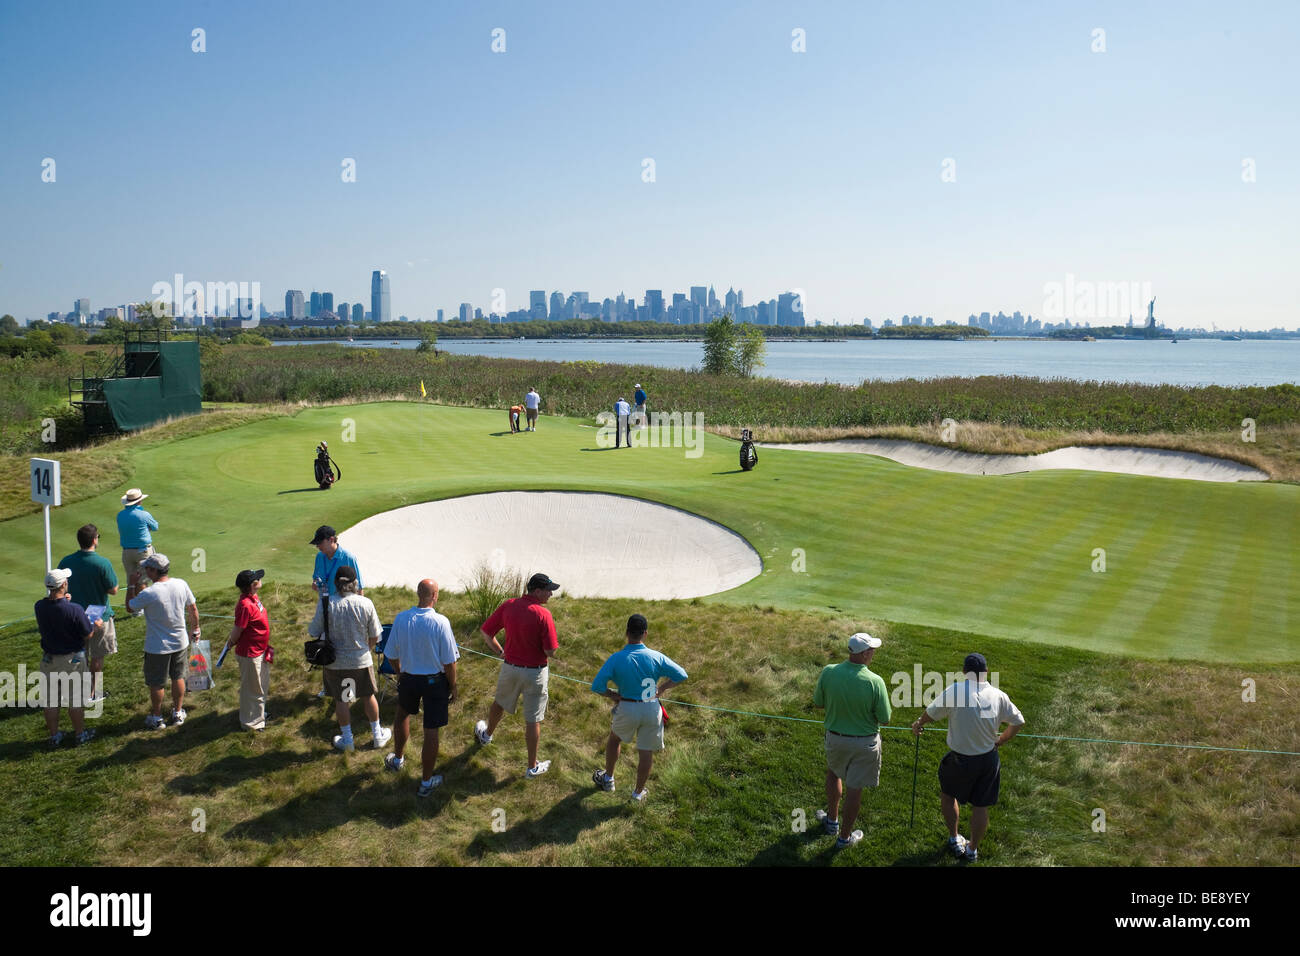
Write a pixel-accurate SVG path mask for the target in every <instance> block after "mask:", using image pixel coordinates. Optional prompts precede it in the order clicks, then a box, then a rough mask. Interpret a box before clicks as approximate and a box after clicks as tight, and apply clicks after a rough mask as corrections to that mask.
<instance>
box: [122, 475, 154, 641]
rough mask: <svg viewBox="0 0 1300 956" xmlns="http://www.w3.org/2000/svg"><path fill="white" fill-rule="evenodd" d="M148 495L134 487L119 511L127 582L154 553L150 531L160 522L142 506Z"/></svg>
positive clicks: (125, 496)
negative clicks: (142, 562) (141, 563)
mask: <svg viewBox="0 0 1300 956" xmlns="http://www.w3.org/2000/svg"><path fill="white" fill-rule="evenodd" d="M148 497H149V496H148V495H146V494H145V493H144V492H143V491H141V490H140V489H139V488H132V489H131V490H130V491H128V492H127V493H126V494H124V495H123V496H122V510H121V511H119V512H118V513H117V534H118V537H120V538H121V539H122V567H123V569H125V571H126V580H127V583H130V581H131V578H133V577H135V573H136V571H137V570H138V569H139V567H140V562H141V561H143V560H144V559H145V558H147V557H149V555H151V554H153V536H152V535H150V534H149V532H150V531H157V530H158V522H157V521H155V520H154V517H153V515H151V514H150V513H149V512H147V511H145V510H144V508H142V507H141V506H140V504H141V502H143V501H144V499H146V498H148ZM141 613H142V612H138V611H133V612H132V616H133V617H139V616H140V614H141Z"/></svg>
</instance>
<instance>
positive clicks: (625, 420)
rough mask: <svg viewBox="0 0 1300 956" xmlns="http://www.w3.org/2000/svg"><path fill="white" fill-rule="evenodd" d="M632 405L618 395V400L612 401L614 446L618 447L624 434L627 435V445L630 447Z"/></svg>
mask: <svg viewBox="0 0 1300 956" xmlns="http://www.w3.org/2000/svg"><path fill="white" fill-rule="evenodd" d="M631 413H632V406H631V405H629V404H628V403H627V402H626V401H625V400H624V399H623V396H622V395H620V396H619V397H618V401H617V402H615V403H614V447H615V448H617V447H619V443H620V442H621V441H622V440H623V438H624V436H626V437H627V447H628V448H631V447H632V421H631V417H630V416H631Z"/></svg>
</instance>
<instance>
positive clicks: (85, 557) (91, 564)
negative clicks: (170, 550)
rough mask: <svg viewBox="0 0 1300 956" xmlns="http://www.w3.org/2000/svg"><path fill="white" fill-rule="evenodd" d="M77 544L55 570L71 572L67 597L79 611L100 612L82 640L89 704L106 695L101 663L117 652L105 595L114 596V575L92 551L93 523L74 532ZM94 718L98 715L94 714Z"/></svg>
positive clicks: (96, 535)
mask: <svg viewBox="0 0 1300 956" xmlns="http://www.w3.org/2000/svg"><path fill="white" fill-rule="evenodd" d="M77 544H78V545H79V546H80V548H81V550H79V551H74V552H73V553H72V554H70V555H68V556H67V557H65V558H61V559H60V560H59V563H58V564H56V565H55V567H56V568H67V569H68V570H69V571H71V572H72V578H71V580H69V581H68V594H69V595H71V596H72V600H73V602H74V603H76V604H80V605H81V607H82V609H83V610H86V609H88V608H92V607H102V608H103V611H102V612H100V613H99V614H98V615H96V616H95V617H93V618H92V619H91V623H92V624H94V623H95V621H97V620H98V621H102V626H99V627H96V628H95V632H94V633H93V634H92V635H91V636H90V639H89V640H88V641H86V665H87V667H88V668H89V669H90V682H91V683H90V699H89V700H87V701H86V703H88V704H93V703H95V702H97V701H101V700H103V699H104V698H105V697H107V696H108V691H106V690H104V677H103V671H104V660H105V658H107V657H108V656H109V655H111V654H116V653H117V629H116V628H115V627H114V624H113V607H112V605H110V604H109V603H108V598H109V595H112V594H116V593H117V572H115V571H114V570H113V565H111V564H110V563H109V562H108V559H107V558H105V557H103V556H101V555H100V554H98V553H97V552H96V549H97V548H98V547H99V529H98V528H96V527H95V526H94V525H93V524H85V525H82V526H81V527H80V528H78V529H77ZM95 716H98V712H96V714H95Z"/></svg>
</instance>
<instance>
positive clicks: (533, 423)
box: [524, 385, 542, 432]
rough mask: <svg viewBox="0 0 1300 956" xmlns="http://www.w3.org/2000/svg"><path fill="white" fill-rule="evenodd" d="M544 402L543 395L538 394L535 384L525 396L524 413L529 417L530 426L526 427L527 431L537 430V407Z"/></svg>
mask: <svg viewBox="0 0 1300 956" xmlns="http://www.w3.org/2000/svg"><path fill="white" fill-rule="evenodd" d="M541 404H542V396H540V395H538V394H537V386H536V385H534V386H533V387H532V388H530V389H529V390H528V394H527V395H525V396H524V415H525V416H526V417H527V419H528V427H527V428H525V429H524V431H527V432H535V431H537V409H538V408H539V407H540V406H541Z"/></svg>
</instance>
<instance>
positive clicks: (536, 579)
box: [528, 571, 560, 591]
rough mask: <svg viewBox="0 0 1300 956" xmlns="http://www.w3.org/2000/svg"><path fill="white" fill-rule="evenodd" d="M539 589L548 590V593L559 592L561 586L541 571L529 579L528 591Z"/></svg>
mask: <svg viewBox="0 0 1300 956" xmlns="http://www.w3.org/2000/svg"><path fill="white" fill-rule="evenodd" d="M539 588H546V590H548V591H558V590H559V589H560V586H559V585H558V584H556V583H555V582H554V581H552V580H551V579H550V578H548V577H547V576H546V575H545V574H542V573H541V572H540V571H539V572H538V573H536V574H534V575H533V576H532V577H531V578H529V579H528V590H530V591H536V590H538V589H539Z"/></svg>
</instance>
